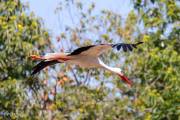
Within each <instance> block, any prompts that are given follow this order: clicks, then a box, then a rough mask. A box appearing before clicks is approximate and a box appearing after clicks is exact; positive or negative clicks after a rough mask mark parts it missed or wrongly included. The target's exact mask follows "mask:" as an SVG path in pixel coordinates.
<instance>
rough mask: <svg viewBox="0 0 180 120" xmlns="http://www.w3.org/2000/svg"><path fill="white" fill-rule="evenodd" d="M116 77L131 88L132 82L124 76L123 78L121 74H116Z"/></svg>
mask: <svg viewBox="0 0 180 120" xmlns="http://www.w3.org/2000/svg"><path fill="white" fill-rule="evenodd" d="M118 75H119V76H120V77H121V79H122V80H123V81H124V82H126V83H127V84H128V86H129V87H131V86H132V81H131V80H129V79H128V78H127V77H126V76H124V75H123V74H118Z"/></svg>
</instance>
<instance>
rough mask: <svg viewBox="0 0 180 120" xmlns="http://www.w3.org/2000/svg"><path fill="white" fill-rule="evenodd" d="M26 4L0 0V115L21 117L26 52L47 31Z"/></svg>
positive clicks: (41, 45)
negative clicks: (29, 11) (28, 10)
mask: <svg viewBox="0 0 180 120" xmlns="http://www.w3.org/2000/svg"><path fill="white" fill-rule="evenodd" d="M26 8H27V7H26V6H24V5H22V4H21V2H20V1H19V0H8V1H7V0H0V86H1V87H0V112H1V115H0V118H14V119H16V118H18V117H19V118H21V117H22V118H23V113H22V110H23V109H25V108H26V105H28V103H27V101H26V99H27V95H26V92H27V91H26V90H27V88H24V87H23V86H24V85H23V82H24V81H26V80H27V79H28V77H29V74H30V70H31V68H32V62H31V61H30V59H29V55H30V54H32V53H33V51H34V52H36V51H37V50H36V49H37V48H38V49H39V50H40V51H42V50H44V48H45V45H46V44H47V43H48V41H47V40H46V39H47V37H48V34H47V32H46V31H45V30H43V29H42V27H41V23H40V22H39V20H38V19H37V18H36V17H35V16H34V15H33V13H30V15H27V13H25V10H26ZM3 112H4V113H7V114H4V115H2V114H3ZM21 113H22V114H21ZM25 116H26V117H28V115H25Z"/></svg>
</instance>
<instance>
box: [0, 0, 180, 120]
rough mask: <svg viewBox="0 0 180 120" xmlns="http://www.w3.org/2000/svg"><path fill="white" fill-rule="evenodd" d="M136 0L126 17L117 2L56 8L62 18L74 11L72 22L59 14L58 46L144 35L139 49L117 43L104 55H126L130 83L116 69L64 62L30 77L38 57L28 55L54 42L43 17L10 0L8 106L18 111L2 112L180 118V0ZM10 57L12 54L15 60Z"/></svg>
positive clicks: (6, 19) (5, 22)
mask: <svg viewBox="0 0 180 120" xmlns="http://www.w3.org/2000/svg"><path fill="white" fill-rule="evenodd" d="M132 4H133V5H134V9H133V10H131V11H130V13H129V14H128V16H127V18H122V16H121V15H120V14H118V13H115V12H112V11H111V10H102V11H101V12H97V11H96V5H95V3H90V2H86V3H84V2H80V1H76V0H66V1H61V2H60V4H59V5H58V7H57V9H56V13H57V14H58V15H59V16H60V18H62V16H61V15H63V14H66V15H67V16H69V17H66V21H68V18H69V19H70V21H71V22H69V23H70V24H69V25H65V24H63V23H62V22H61V20H60V21H59V24H60V26H61V28H60V29H61V31H62V32H61V33H60V35H59V36H57V41H55V43H56V44H55V45H54V46H53V47H54V51H56V52H57V51H65V49H66V50H67V49H68V50H69V51H71V50H72V48H75V47H78V46H84V45H89V44H96V43H106V42H108V43H118V42H122V41H123V42H126V43H128V42H137V41H143V42H144V44H143V45H141V46H140V47H139V48H138V49H137V50H135V51H133V53H119V52H116V51H113V52H109V53H107V54H105V55H102V56H101V59H103V60H104V61H105V63H107V64H110V65H111V66H119V65H118V64H117V63H122V66H120V67H121V68H122V69H123V70H124V71H126V72H127V73H126V75H127V76H129V78H130V79H132V80H133V82H134V85H133V87H132V88H128V87H127V86H126V85H125V84H123V82H121V81H120V80H119V78H118V77H116V76H115V75H114V76H113V77H111V76H112V74H111V73H109V72H108V71H102V70H100V69H99V70H96V69H93V70H85V69H82V68H78V67H76V66H67V65H64V64H61V65H56V66H55V67H54V69H46V70H44V72H41V73H40V74H39V75H37V76H35V77H33V78H31V77H30V78H29V73H30V69H31V68H32V62H31V61H30V60H29V59H28V55H29V54H31V53H32V52H35V51H37V49H39V50H40V51H39V52H40V53H39V54H42V53H43V52H44V51H52V49H51V46H52V44H51V43H50V42H49V41H48V40H47V39H48V38H49V36H48V33H47V32H46V31H45V30H43V28H42V26H41V25H42V24H41V22H40V21H39V20H38V19H37V18H36V17H35V16H33V15H27V13H25V12H23V11H24V10H25V8H26V7H25V6H23V5H22V4H21V3H20V2H19V1H18V2H17V1H13V0H11V1H5V0H4V1H2V2H1V3H0V6H3V7H1V8H0V11H1V15H2V17H0V23H2V26H0V34H1V35H0V49H1V50H6V49H7V50H6V51H2V52H1V54H2V55H1V54H0V58H2V59H0V65H1V66H0V72H1V71H2V74H1V75H0V78H1V79H2V82H1V83H0V85H1V86H2V87H1V88H0V93H1V94H0V95H1V96H0V107H1V106H2V107H1V109H3V111H8V112H10V113H11V114H12V113H16V114H14V116H13V114H12V115H11V116H6V117H4V116H2V118H8V117H10V118H13V117H14V118H19V119H20V118H22V119H42V118H43V119H100V120H101V119H105V120H106V119H110V120H111V119H113V120H121V119H122V120H124V119H125V120H133V119H138V120H139V119H142V120H144V119H145V120H151V119H154V120H157V119H158V120H159V119H160V120H163V119H168V120H172V119H179V118H178V117H179V114H180V113H179V104H178V103H179V98H180V92H179V91H180V88H179V85H180V81H179V79H178V78H179V77H180V73H179V71H180V67H179V66H180V65H179V60H180V55H179V46H180V45H179V43H180V42H179V36H180V35H179V14H178V13H179V6H178V5H179V3H178V1H175V0H171V1H165V0H160V1H154V0H150V1H142V0H135V1H133V3H132ZM13 6H14V7H13ZM8 11H9V12H8ZM176 13H177V14H176ZM12 16H15V18H13V17H12ZM23 16H24V17H23ZM11 17H12V18H13V19H12V18H11ZM11 19H12V20H11ZM3 26H4V28H3ZM5 26H6V27H5ZM33 27H34V28H33ZM23 28H24V29H23ZM24 30H26V32H25V31H24ZM7 33H8V34H7ZM6 39H7V40H10V42H8V41H7V42H4V41H5V40H6ZM46 40H47V41H46ZM24 42H25V43H24ZM1 46H2V47H1ZM16 46H21V47H17V48H16ZM24 46H28V48H25V47H24ZM73 46H75V47H73ZM5 48H6V49H5ZM15 48H16V49H15ZM8 49H10V50H8ZM31 49H32V51H31ZM3 55H4V56H3ZM107 58H110V59H107ZM13 59H15V60H13ZM22 59H24V60H22ZM120 59H121V61H119V60H120ZM6 61H11V62H10V63H9V64H8V65H7V64H4V63H6ZM113 61H114V62H113ZM18 64H21V66H19V65H18ZM14 65H16V66H17V68H16V70H14V69H12V68H13V67H12V66H14ZM27 78H28V79H27ZM23 81H26V82H25V83H26V84H24V82H23ZM22 85H25V86H24V87H22ZM27 85H28V86H27ZM29 87H30V88H31V89H29ZM31 90H35V92H32V91H31ZM23 110H24V111H25V112H22V111H23ZM17 114H18V115H17Z"/></svg>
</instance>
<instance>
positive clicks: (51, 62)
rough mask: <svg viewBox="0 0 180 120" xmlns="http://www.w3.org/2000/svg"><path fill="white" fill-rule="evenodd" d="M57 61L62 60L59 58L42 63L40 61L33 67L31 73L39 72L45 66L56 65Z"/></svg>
mask: <svg viewBox="0 0 180 120" xmlns="http://www.w3.org/2000/svg"><path fill="white" fill-rule="evenodd" d="M56 63H60V62H59V61H57V60H51V61H45V60H44V61H41V62H40V63H38V64H37V65H36V66H34V67H33V70H32V73H31V75H34V74H36V73H38V72H39V71H41V70H42V69H44V68H45V67H47V66H50V65H54V64H56Z"/></svg>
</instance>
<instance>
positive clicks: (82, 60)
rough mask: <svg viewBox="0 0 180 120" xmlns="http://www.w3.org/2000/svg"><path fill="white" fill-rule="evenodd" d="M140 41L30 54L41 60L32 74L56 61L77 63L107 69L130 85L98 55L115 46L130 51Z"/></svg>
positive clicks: (117, 69) (118, 70)
mask: <svg viewBox="0 0 180 120" xmlns="http://www.w3.org/2000/svg"><path fill="white" fill-rule="evenodd" d="M141 43H142V42H139V43H136V44H124V43H119V44H100V45H91V46H86V47H81V48H78V49H76V50H74V51H73V52H72V53H70V54H68V53H49V54H47V55H45V56H42V57H40V56H36V55H32V56H31V58H32V59H34V60H42V61H41V62H40V63H39V64H37V65H36V66H35V67H34V68H33V72H32V75H34V74H36V73H37V72H39V71H40V70H42V69H43V68H45V67H46V66H49V65H53V64H56V63H67V64H74V65H78V66H80V67H83V68H103V69H106V70H109V71H111V72H113V73H116V74H118V75H119V76H120V77H121V79H122V80H124V81H125V82H127V83H128V85H131V84H132V82H131V81H130V80H129V79H128V78H127V77H125V76H124V75H123V73H122V72H121V69H120V68H114V67H110V66H107V65H106V64H104V63H103V61H101V60H100V59H99V56H100V55H101V54H102V53H104V52H106V51H108V50H110V49H112V48H114V47H115V48H117V50H120V48H121V47H122V48H123V50H124V51H125V52H126V51H127V50H130V51H132V48H133V47H134V48H136V46H137V45H138V44H141Z"/></svg>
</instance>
